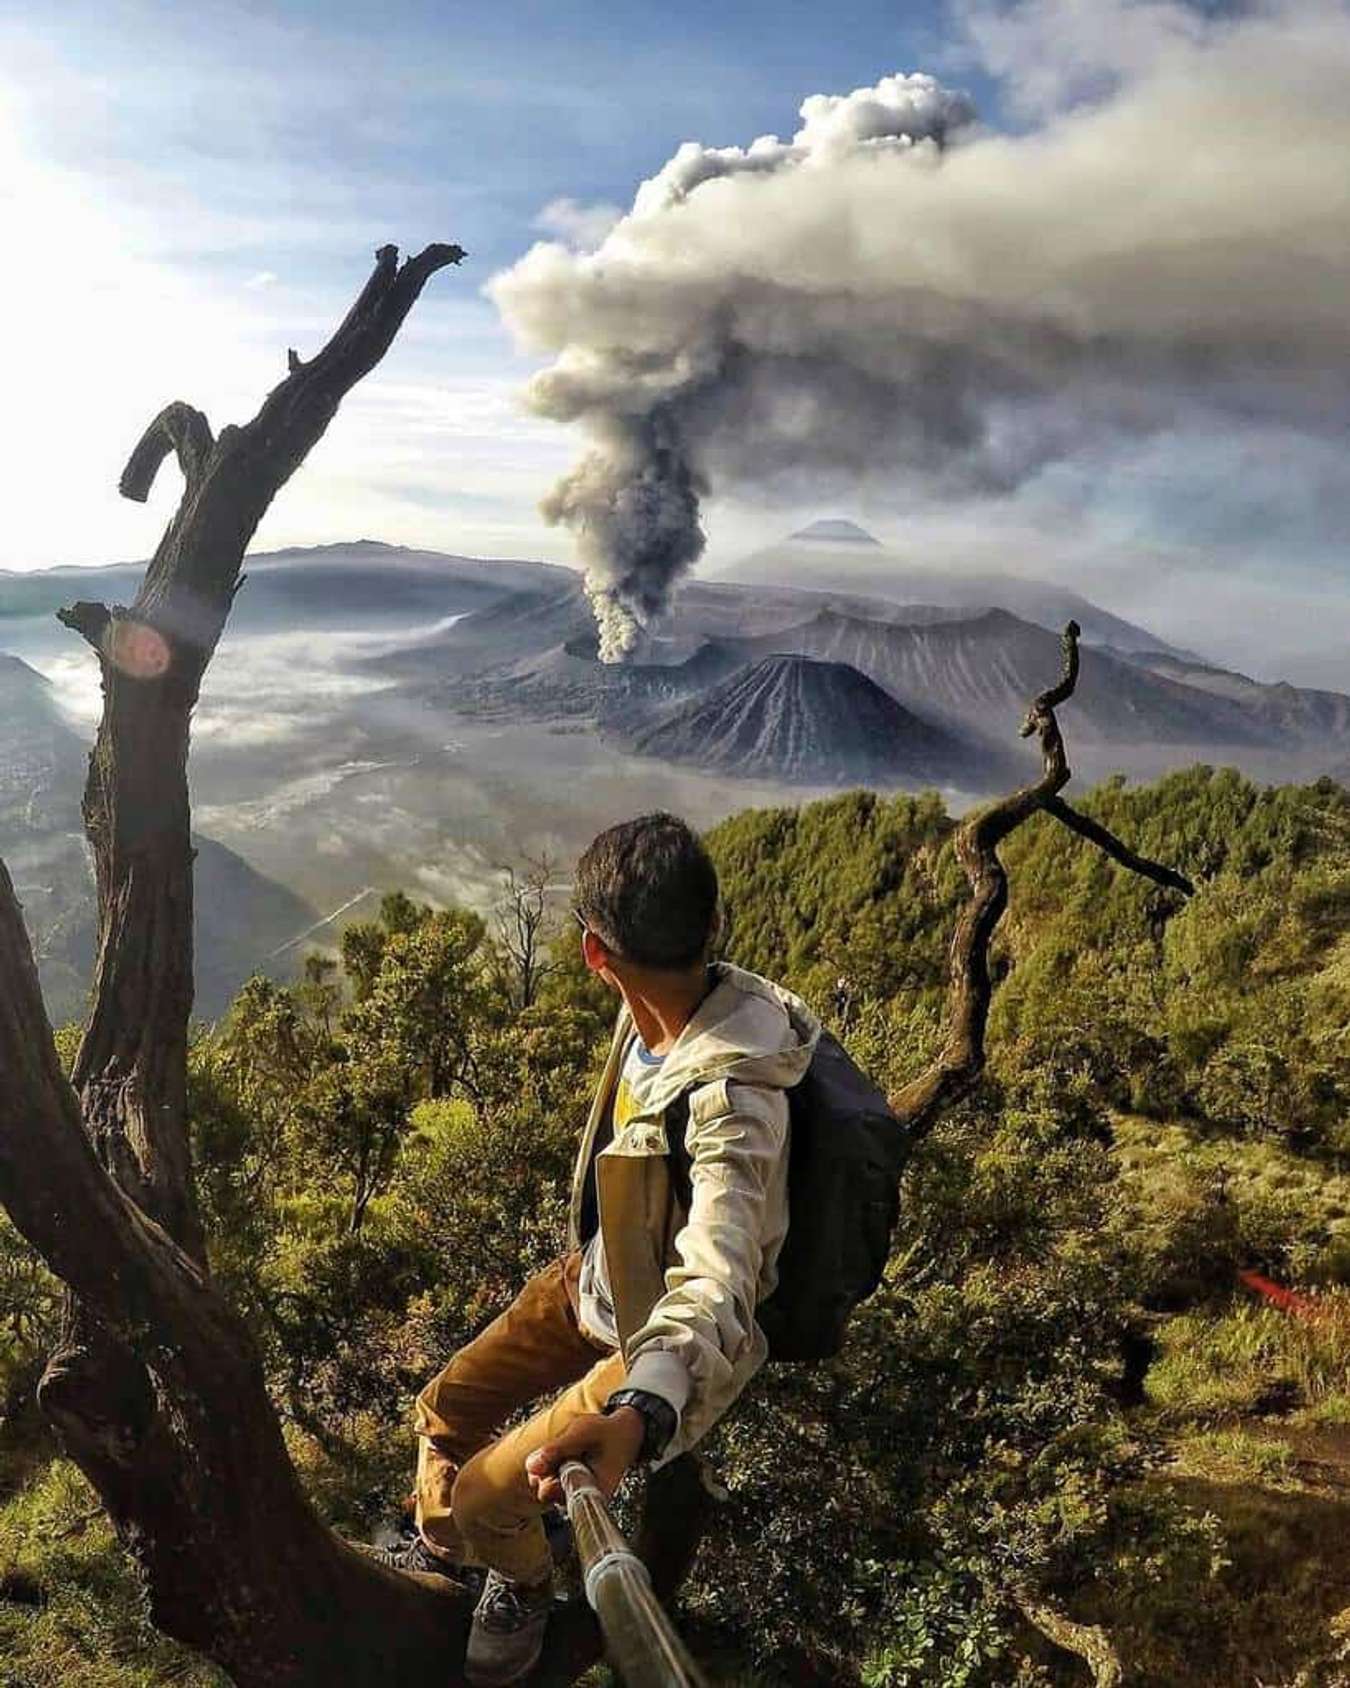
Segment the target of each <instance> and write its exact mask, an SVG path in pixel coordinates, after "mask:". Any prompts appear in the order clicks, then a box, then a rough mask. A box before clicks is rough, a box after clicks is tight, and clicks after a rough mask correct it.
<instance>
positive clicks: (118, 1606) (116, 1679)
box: [0, 1460, 228, 1688]
mask: <svg viewBox="0 0 1350 1688" xmlns="http://www.w3.org/2000/svg"><path fill="white" fill-rule="evenodd" d="M0 1683H3V1685H4V1688H170V1685H173V1688H228V1684H227V1682H226V1678H225V1677H224V1676H222V1675H221V1673H220V1672H219V1671H217V1670H215V1669H213V1668H212V1667H210V1666H208V1665H205V1664H203V1663H201V1662H200V1661H199V1660H198V1659H196V1658H195V1657H194V1656H193V1655H192V1654H190V1653H188V1652H186V1651H185V1650H184V1649H183V1648H180V1647H177V1646H175V1645H174V1643H173V1642H171V1641H167V1640H165V1638H164V1637H163V1636H161V1635H159V1634H157V1633H156V1632H155V1630H154V1629H153V1628H152V1627H151V1625H150V1622H149V1619H148V1616H147V1613H146V1603H145V1594H144V1590H143V1589H142V1587H141V1586H140V1584H139V1582H138V1580H137V1578H136V1575H135V1573H134V1571H133V1569H132V1567H131V1564H130V1562H129V1561H128V1559H127V1558H126V1556H125V1555H124V1554H123V1552H122V1550H121V1549H120V1547H119V1546H118V1544H117V1541H116V1539H115V1537H114V1536H113V1532H112V1528H111V1526H110V1525H109V1523H108V1521H107V1518H106V1516H105V1514H104V1513H103V1511H102V1509H101V1508H100V1507H99V1506H98V1505H97V1503H96V1501H95V1498H94V1494H93V1491H92V1490H91V1489H90V1487H89V1486H88V1484H87V1483H86V1482H85V1480H84V1478H83V1477H82V1476H80V1474H79V1472H78V1471H77V1470H76V1469H75V1467H74V1466H73V1465H71V1464H70V1463H69V1462H68V1461H66V1460H53V1461H52V1462H51V1463H50V1464H49V1465H47V1466H46V1467H45V1468H44V1469H43V1470H42V1471H40V1472H39V1473H37V1474H35V1475H34V1476H32V1477H31V1478H30V1480H29V1482H28V1483H27V1484H26V1485H25V1486H24V1487H23V1488H22V1489H21V1490H19V1492H18V1493H17V1494H15V1495H14V1496H13V1497H12V1498H11V1499H10V1500H9V1501H8V1502H7V1503H6V1504H5V1505H4V1506H3V1507H0Z"/></svg>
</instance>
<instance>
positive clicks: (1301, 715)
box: [1111, 651, 1350, 744]
mask: <svg viewBox="0 0 1350 1688" xmlns="http://www.w3.org/2000/svg"><path fill="white" fill-rule="evenodd" d="M1111 654H1112V655H1114V656H1119V657H1121V658H1122V659H1123V660H1124V661H1126V662H1129V663H1131V664H1133V665H1134V666H1135V667H1137V668H1146V669H1147V670H1148V671H1149V673H1150V674H1161V675H1164V676H1165V677H1166V678H1167V679H1170V680H1178V681H1180V682H1181V683H1182V684H1183V685H1187V686H1192V687H1194V688H1195V689H1196V690H1198V691H1202V692H1209V693H1210V694H1211V695H1212V696H1214V697H1222V698H1229V699H1231V700H1232V702H1234V703H1237V704H1240V705H1241V706H1242V707H1243V709H1244V710H1246V712H1247V713H1248V714H1249V715H1250V716H1251V718H1252V719H1253V720H1256V721H1260V722H1262V723H1263V724H1264V725H1265V726H1266V727H1267V728H1268V729H1269V730H1270V731H1271V732H1272V733H1277V734H1279V735H1281V736H1283V737H1287V738H1289V739H1302V740H1304V741H1306V742H1308V743H1313V744H1320V743H1322V742H1324V741H1326V740H1328V739H1339V740H1341V741H1342V742H1344V741H1347V740H1350V696H1347V695H1346V694H1345V693H1344V692H1328V691H1318V690H1317V689H1316V688H1314V687H1310V686H1291V685H1289V683H1288V682H1287V681H1284V680H1278V681H1276V682H1274V683H1273V684H1267V683H1265V682H1263V681H1261V680H1253V679H1251V678H1250V676H1248V675H1246V674H1239V673H1236V672H1235V671H1233V670H1232V669H1228V668H1212V667H1210V666H1209V665H1208V664H1207V663H1201V662H1187V661H1185V660H1183V659H1182V658H1180V657H1172V656H1166V655H1162V654H1159V653H1158V652H1153V651H1113V652H1112V653H1111Z"/></svg>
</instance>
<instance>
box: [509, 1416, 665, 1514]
mask: <svg viewBox="0 0 1350 1688" xmlns="http://www.w3.org/2000/svg"><path fill="white" fill-rule="evenodd" d="M646 1435H647V1423H646V1420H645V1419H644V1418H643V1416H642V1414H641V1413H640V1412H638V1410H637V1408H636V1407H618V1408H616V1409H615V1411H614V1412H612V1413H587V1414H585V1415H584V1416H583V1417H582V1418H578V1419H575V1420H574V1421H573V1422H572V1423H571V1424H569V1425H568V1427H567V1429H566V1430H564V1431H563V1433H562V1435H561V1436H559V1437H558V1438H557V1439H556V1440H555V1441H552V1442H545V1443H544V1445H543V1447H542V1448H536V1449H535V1450H534V1452H533V1453H532V1454H531V1455H530V1456H529V1457H528V1459H526V1461H525V1474H526V1476H527V1477H528V1478H529V1480H530V1487H531V1488H532V1489H533V1490H534V1498H535V1499H536V1500H537V1501H539V1502H540V1503H541V1504H543V1505H545V1506H547V1505H548V1504H549V1502H551V1501H559V1502H561V1501H562V1500H563V1499H564V1496H563V1490H562V1484H561V1483H560V1482H559V1481H558V1472H559V1470H560V1469H561V1468H562V1467H563V1466H564V1465H565V1464H566V1463H567V1461H568V1460H569V1459H579V1460H581V1462H582V1463H583V1464H584V1465H588V1466H590V1468H591V1474H592V1475H593V1476H594V1478H595V1481H596V1483H597V1485H598V1486H599V1488H600V1490H601V1492H602V1493H603V1494H604V1496H605V1498H606V1499H607V1500H608V1498H609V1497H610V1496H611V1495H612V1494H613V1493H614V1491H615V1489H617V1488H618V1486H619V1484H620V1483H621V1482H622V1481H623V1477H624V1473H625V1472H626V1471H627V1470H628V1468H629V1466H630V1465H632V1463H633V1461H634V1460H635V1459H636V1458H637V1456H638V1454H639V1453H640V1452H641V1451H642V1444H643V1441H644V1440H645V1438H646Z"/></svg>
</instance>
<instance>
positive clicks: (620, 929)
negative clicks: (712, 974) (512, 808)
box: [575, 812, 717, 972]
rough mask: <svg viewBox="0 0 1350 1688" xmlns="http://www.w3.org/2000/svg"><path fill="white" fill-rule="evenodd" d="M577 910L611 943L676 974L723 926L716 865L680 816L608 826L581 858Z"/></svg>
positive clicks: (690, 963) (699, 955)
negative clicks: (719, 925)
mask: <svg viewBox="0 0 1350 1688" xmlns="http://www.w3.org/2000/svg"><path fill="white" fill-rule="evenodd" d="M575 903H576V910H577V913H578V914H579V915H580V916H581V918H582V919H583V920H584V921H585V923H586V925H587V926H589V927H590V928H591V930H592V931H593V932H594V933H595V934H596V936H597V937H598V938H599V939H600V941H601V943H603V944H604V946H605V948H606V949H609V950H612V951H613V952H614V953H615V954H616V955H617V956H620V957H622V958H623V959H625V960H627V961H632V962H636V963H637V965H638V966H640V967H659V968H666V969H669V970H670V971H672V972H677V971H683V970H685V969H686V968H689V967H693V966H694V965H695V964H696V963H697V962H699V961H701V960H702V959H703V958H704V957H705V956H706V954H707V952H708V949H709V946H710V945H711V943H712V941H713V938H714V936H715V933H716V928H717V869H716V868H715V867H714V866H713V862H712V857H711V856H710V855H709V854H708V852H707V850H706V849H705V848H704V846H703V843H702V841H701V840H700V839H699V837H698V834H697V833H695V832H694V830H693V829H692V828H691V827H690V826H689V825H688V824H687V823H686V822H685V821H682V820H681V819H680V818H679V816H678V815H668V814H665V813H664V812H658V813H656V814H651V815H639V816H638V817H637V819H636V820H631V821H622V822H620V824H619V825H618V826H611V827H608V828H606V830H605V831H604V832H602V833H601V834H600V835H599V837H597V838H595V839H593V840H592V841H591V843H590V844H589V845H588V846H587V847H586V850H585V852H584V853H583V855H582V857H581V860H580V861H579V862H578V863H577V875H576V894H575Z"/></svg>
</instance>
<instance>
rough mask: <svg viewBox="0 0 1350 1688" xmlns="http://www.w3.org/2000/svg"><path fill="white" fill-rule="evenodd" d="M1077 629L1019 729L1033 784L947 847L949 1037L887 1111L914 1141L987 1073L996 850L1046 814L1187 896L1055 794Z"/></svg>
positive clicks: (1000, 907) (1066, 638)
mask: <svg viewBox="0 0 1350 1688" xmlns="http://www.w3.org/2000/svg"><path fill="white" fill-rule="evenodd" d="M1081 632H1082V629H1081V628H1080V627H1079V625H1078V623H1077V622H1076V621H1071V622H1069V623H1068V625H1067V626H1066V627H1065V629H1064V633H1063V635H1062V638H1061V650H1062V654H1063V662H1062V667H1061V669H1060V676H1059V679H1058V680H1057V681H1056V682H1055V684H1054V685H1053V686H1051V687H1049V688H1048V689H1047V690H1046V691H1044V692H1042V693H1041V694H1040V696H1039V697H1037V698H1036V699H1034V701H1033V702H1032V704H1031V707H1030V709H1028V711H1027V716H1026V720H1025V721H1024V722H1023V723H1022V729H1021V731H1022V737H1023V738H1030V737H1031V736H1032V735H1033V734H1034V735H1036V736H1038V737H1039V739H1040V742H1041V770H1042V771H1041V777H1040V779H1038V780H1036V781H1035V782H1034V783H1032V784H1031V785H1026V786H1023V787H1021V788H1020V789H1019V790H1017V791H1014V792H1011V793H1010V794H1009V795H1008V796H1007V797H1001V798H999V800H998V801H997V802H995V803H991V804H989V805H988V806H987V807H985V808H983V809H980V810H978V811H977V812H976V813H975V814H973V815H972V816H971V817H970V818H969V819H968V820H966V821H965V822H963V823H962V825H961V826H960V827H959V828H958V829H957V833H956V839H955V844H954V848H955V851H956V859H957V860H958V861H959V862H960V864H961V867H962V869H963V870H964V872H965V875H966V878H967V879H968V880H969V882H970V890H971V896H970V901H969V902H968V903H967V904H966V906H965V907H964V908H963V909H962V911H961V916H960V919H959V920H958V921H957V924H956V931H955V932H954V933H953V935H952V944H951V950H950V954H949V962H948V979H949V984H948V995H947V1035H946V1038H945V1040H944V1042H943V1045H942V1048H941V1050H940V1051H939V1053H938V1056H937V1059H936V1060H935V1061H934V1062H933V1063H932V1064H931V1065H930V1066H929V1067H928V1068H927V1069H926V1070H925V1071H924V1072H922V1073H920V1074H919V1076H918V1077H917V1078H915V1079H912V1080H911V1081H910V1083H909V1084H907V1085H905V1087H904V1088H903V1089H902V1090H901V1091H900V1093H899V1094H898V1095H897V1096H895V1097H893V1098H892V1100H891V1105H892V1107H893V1108H894V1109H895V1112H896V1114H897V1115H898V1116H899V1118H900V1120H901V1122H902V1123H903V1125H904V1126H905V1127H906V1129H907V1131H908V1133H909V1135H910V1137H911V1139H912V1140H913V1139H917V1138H919V1137H921V1136H922V1135H923V1134H924V1132H925V1131H927V1130H928V1129H929V1128H930V1127H931V1126H932V1125H933V1123H934V1122H935V1121H936V1119H937V1118H938V1116H939V1115H940V1114H941V1113H942V1112H943V1111H944V1110H945V1109H946V1108H949V1107H950V1106H951V1105H952V1104H953V1103H954V1102H958V1101H960V1099H961V1098H962V1097H963V1096H965V1095H967V1094H968V1093H969V1092H970V1091H971V1090H972V1089H973V1087H974V1085H975V1083H976V1081H977V1079H978V1078H979V1076H980V1073H981V1072H982V1071H983V1069H984V1061H985V1050H984V1035H985V1028H986V1026H987V1024H988V1020H989V1003H990V998H991V996H992V994H993V991H992V985H991V983H990V978H989V945H990V941H991V940H992V938H993V935H994V930H995V928H996V927H997V926H998V923H999V921H1000V919H1002V916H1003V911H1004V909H1005V908H1006V907H1007V906H1008V875H1007V872H1006V870H1005V868H1004V866H1003V863H1002V862H1001V861H1000V860H999V856H998V846H999V845H1000V844H1001V843H1002V842H1003V841H1004V839H1005V838H1007V837H1008V835H1009V834H1010V833H1012V832H1015V831H1016V829H1017V828H1018V827H1019V826H1021V825H1022V823H1023V822H1024V821H1026V820H1028V819H1030V817H1031V816H1032V815H1034V814H1037V813H1045V814H1049V815H1053V816H1054V817H1055V819H1057V820H1059V821H1062V822H1063V823H1064V825H1065V826H1067V827H1068V828H1069V829H1070V830H1071V831H1072V832H1075V833H1077V834H1078V835H1079V836H1080V837H1082V838H1086V839H1088V840H1090V841H1091V842H1092V843H1094V844H1096V845H1097V846H1098V847H1099V848H1100V849H1102V850H1104V851H1105V852H1106V854H1107V855H1109V856H1110V857H1111V858H1112V859H1113V860H1115V861H1118V862H1120V863H1121V865H1122V866H1124V867H1128V868H1130V869H1131V870H1132V871H1133V872H1135V873H1140V874H1143V875H1144V876H1145V877H1146V878H1148V879H1152V880H1153V881H1155V882H1156V883H1157V884H1159V885H1166V886H1168V887H1170V888H1172V889H1174V890H1177V891H1180V892H1182V893H1183V894H1185V895H1187V896H1189V895H1191V893H1192V892H1193V891H1194V889H1195V887H1194V886H1193V885H1192V884H1191V882H1190V880H1189V879H1187V878H1186V877H1185V876H1184V875H1183V874H1180V873H1178V872H1176V870H1175V869H1173V868H1169V867H1163V866H1160V865H1159V864H1158V863H1157V862H1151V861H1149V860H1148V859H1147V858H1145V857H1143V856H1140V855H1137V854H1136V853H1135V852H1134V851H1133V850H1131V849H1130V848H1129V846H1128V845H1126V844H1124V843H1122V842H1121V840H1120V839H1118V838H1117V837H1116V836H1115V834H1114V833H1113V832H1111V831H1110V830H1109V829H1108V828H1107V827H1104V826H1102V825H1101V823H1100V822H1098V821H1094V820H1090V819H1089V818H1088V817H1087V816H1086V815H1080V814H1079V813H1078V811H1077V810H1076V809H1072V808H1070V807H1069V805H1068V804H1067V803H1065V802H1063V800H1062V799H1061V798H1060V795H1059V793H1060V792H1061V791H1062V790H1063V789H1064V787H1065V786H1066V785H1067V784H1068V783H1069V779H1070V770H1069V764H1068V758H1067V756H1066V755H1065V751H1064V739H1063V735H1062V734H1061V732H1060V728H1059V722H1058V720H1057V719H1056V716H1055V710H1056V709H1057V708H1058V707H1059V705H1060V704H1061V703H1064V702H1066V701H1067V700H1068V699H1069V698H1071V697H1072V696H1073V693H1074V688H1075V687H1076V685H1077V684H1078V640H1079V637H1080V634H1081Z"/></svg>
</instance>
